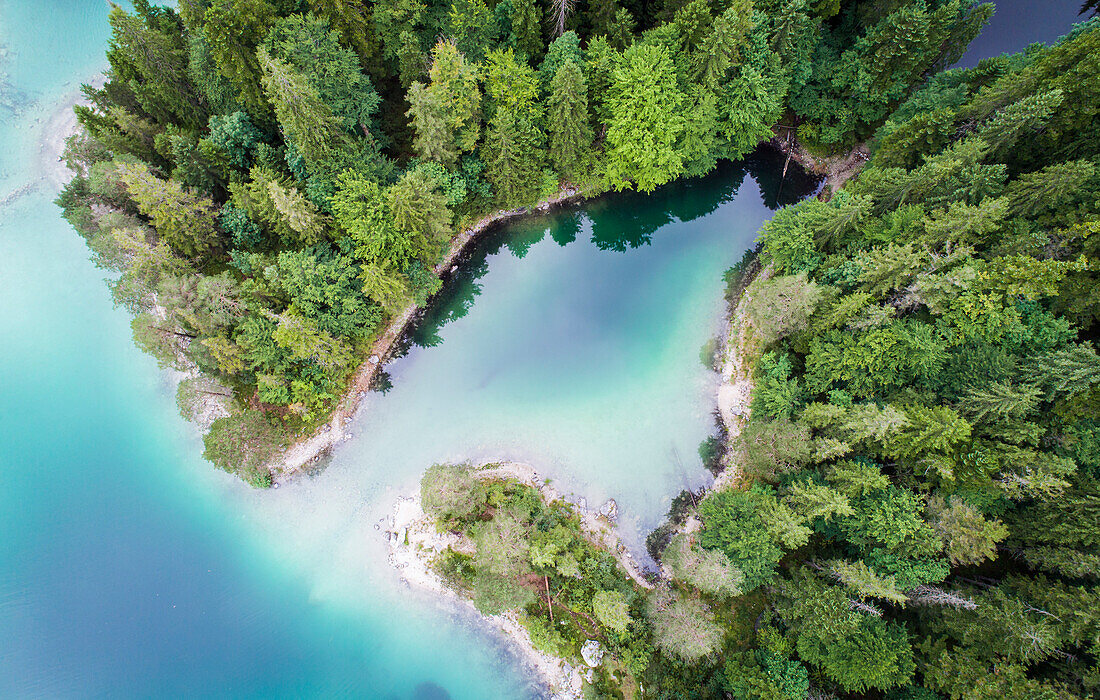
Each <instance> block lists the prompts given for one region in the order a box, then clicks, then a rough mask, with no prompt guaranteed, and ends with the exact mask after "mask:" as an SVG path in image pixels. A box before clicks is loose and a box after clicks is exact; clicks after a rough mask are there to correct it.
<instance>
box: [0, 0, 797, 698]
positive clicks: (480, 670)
mask: <svg viewBox="0 0 1100 700" xmlns="http://www.w3.org/2000/svg"><path fill="white" fill-rule="evenodd" d="M106 14H107V5H106V3H103V2H100V1H99V0H85V1H83V2H77V1H75V0H49V1H47V2H42V1H35V2H31V1H30V0H26V1H25V2H12V0H7V1H6V2H0V18H2V20H3V22H2V28H0V32H2V40H3V42H4V43H5V44H7V45H8V46H9V47H10V48H11V50H12V52H13V58H14V63H12V64H11V65H9V66H8V68H7V70H8V72H9V74H10V81H11V84H12V88H13V89H12V91H10V92H9V96H10V97H12V98H13V99H14V101H15V102H17V104H18V105H19V110H18V111H17V112H16V113H14V114H13V113H7V112H5V113H2V114H0V139H2V142H3V143H4V144H5V147H4V149H3V151H0V201H4V202H5V203H4V204H3V205H0V207H2V208H0V440H2V444H3V446H4V447H3V450H0V696H2V697H13V696H16V697H18V696H49V697H73V696H90V695H104V694H112V695H118V696H124V697H129V696H160V695H171V696H182V695H203V696H209V695H220V696H257V697H260V696H263V697H269V696H295V697H296V696H303V695H304V696H326V695H356V696H363V697H378V698H441V697H453V698H486V697H526V696H530V695H532V694H535V693H537V692H538V691H537V688H536V687H535V686H533V685H532V684H531V681H530V678H529V677H528V676H527V675H526V674H525V673H524V672H523V671H522V670H521V669H520V668H519V667H518V665H517V664H515V663H513V662H514V661H515V658H514V656H513V655H512V652H511V651H510V647H509V646H508V645H507V644H506V643H504V642H502V641H501V640H500V639H498V638H497V637H496V636H494V635H493V634H492V632H491V630H487V629H486V628H485V627H484V626H483V625H481V624H480V623H479V622H478V621H477V620H475V619H472V618H471V616H469V615H468V614H465V613H460V612H456V611H455V609H454V608H453V607H451V606H449V605H447V604H445V603H441V602H439V601H436V600H433V599H430V598H428V597H425V596H422V595H419V594H416V593H415V592H413V591H409V590H407V589H406V588H404V587H403V586H402V585H401V584H400V582H399V580H398V579H397V576H396V574H395V573H394V572H393V571H391V570H390V568H389V567H388V566H387V565H386V563H385V559H384V551H383V541H382V539H381V537H380V536H379V534H380V533H379V532H378V531H377V530H376V529H375V525H376V524H377V522H378V520H379V519H380V518H382V517H384V516H385V515H386V514H387V513H388V512H389V509H390V508H391V506H392V504H393V502H394V500H395V499H396V498H397V497H399V496H400V495H403V494H406V493H409V492H411V491H412V490H413V489H414V488H415V486H416V482H417V480H418V478H419V475H420V473H421V472H422V471H423V469H424V468H426V467H427V466H428V465H429V464H430V463H432V462H433V461H437V460H443V459H462V458H512V459H522V460H526V461H529V462H531V463H532V464H534V465H535V466H536V467H537V468H538V469H540V470H541V471H542V472H543V473H545V474H546V475H547V476H550V477H553V478H554V479H556V480H557V481H558V482H559V485H560V486H561V487H562V489H563V490H566V491H572V492H575V493H577V494H579V495H583V496H584V497H586V498H587V499H588V501H589V503H590V504H592V505H598V504H599V503H600V502H601V501H602V500H603V499H605V498H607V497H609V496H613V497H615V498H616V499H617V500H618V502H619V504H620V513H621V515H622V520H623V526H624V531H625V533H626V536H627V540H628V541H629V542H630V544H631V546H632V547H633V549H634V550H635V551H636V552H638V553H639V554H640V553H641V546H640V545H641V541H642V539H643V538H644V534H645V532H646V531H647V530H648V529H649V528H650V527H652V525H654V524H655V523H656V522H657V521H658V519H659V518H660V516H661V514H662V513H663V512H664V510H665V509H666V508H667V504H668V499H669V497H670V496H671V495H673V494H674V493H676V492H678V491H679V490H680V489H681V488H684V487H685V486H689V485H690V486H695V485H698V484H699V483H702V482H703V481H705V480H706V475H705V473H704V472H703V470H702V469H701V468H700V466H699V459H698V457H697V455H696V447H697V445H698V443H699V441H700V440H701V439H702V438H703V437H705V436H706V435H707V434H708V433H709V431H710V430H711V427H712V418H711V416H710V411H711V409H712V403H713V402H712V398H711V397H712V388H713V381H714V377H713V375H712V373H710V372H709V371H708V370H707V369H706V368H705V367H704V366H703V364H702V363H701V362H700V360H699V358H698V355H699V352H698V351H699V348H700V346H701V345H702V344H703V343H704V342H705V340H706V339H707V337H708V336H710V335H711V334H712V333H713V332H714V331H715V330H716V329H717V325H718V321H719V316H720V304H721V300H720V298H721V289H722V281H721V272H722V270H723V269H725V268H726V267H727V266H728V265H729V264H731V263H732V262H734V261H736V260H737V259H738V258H739V257H740V255H741V253H742V251H743V250H744V249H745V248H746V247H747V246H748V245H750V244H751V241H752V238H753V236H754V235H755V231H756V229H757V228H758V225H759V223H760V221H761V220H762V219H763V218H765V217H766V216H767V215H768V207H769V206H774V205H775V203H776V197H777V195H778V196H781V198H782V199H785V200H789V199H792V198H794V197H795V196H796V195H797V194H798V193H799V188H798V187H796V186H795V185H794V184H793V183H792V182H791V180H790V178H788V182H787V184H786V185H784V187H785V188H786V191H785V192H781V190H780V189H779V188H778V186H777V182H776V177H775V173H776V163H774V162H771V163H759V162H758V163H752V164H750V165H751V168H752V173H751V174H752V177H745V176H744V169H743V168H739V167H732V166H727V167H726V168H724V169H723V170H722V171H721V172H719V173H716V174H715V175H714V176H712V177H710V178H707V179H705V180H701V181H693V182H689V183H684V184H679V185H675V186H672V187H669V188H665V189H663V190H661V191H660V192H658V193H657V194H655V195H654V196H652V197H649V198H646V197H641V196H637V195H622V196H610V197H607V198H605V199H602V200H600V201H598V202H595V203H592V204H590V205H588V206H587V207H585V208H584V209H583V210H580V211H572V212H563V213H559V214H556V215H554V216H550V217H545V218H542V219H537V220H530V221H527V222H525V223H523V224H520V225H518V226H514V227H511V228H508V229H505V230H502V231H501V232H499V233H498V234H497V235H495V236H492V237H490V238H489V239H488V240H486V242H485V243H484V244H483V245H482V246H481V247H480V248H479V250H478V251H476V252H475V254H474V255H472V256H471V259H470V260H468V261H467V262H466V263H465V264H464V266H463V268H462V270H461V271H460V272H459V274H458V275H457V279H456V280H455V282H454V284H452V285H451V286H449V287H448V290H447V293H446V294H445V295H443V297H442V298H441V299H440V301H439V303H438V305H437V306H436V307H435V308H434V309H433V311H432V313H431V314H429V315H428V317H427V318H426V319H425V320H424V322H423V323H422V324H421V325H420V327H419V328H418V331H417V333H416V335H415V342H414V343H412V344H411V345H410V347H409V350H408V352H407V354H406V355H405V356H404V357H403V358H401V359H399V360H397V361H395V362H393V363H392V364H391V365H390V366H389V375H390V381H391V385H392V387H391V388H390V389H389V390H388V391H387V392H386V393H385V394H372V395H371V396H369V397H368V399H367V400H366V401H365V402H364V406H363V412H362V413H361V414H360V416H359V417H358V418H357V419H356V421H355V424H354V427H353V432H354V433H355V438H354V439H352V440H351V441H349V442H348V443H346V444H345V445H343V446H342V447H341V449H340V450H338V451H337V453H336V455H335V457H334V458H333V460H332V461H331V464H330V465H329V466H328V468H327V469H325V470H324V471H322V472H321V473H319V474H317V475H315V476H313V477H311V478H306V479H302V480H300V481H298V482H296V483H294V484H292V485H290V486H286V487H283V488H280V489H278V490H277V491H269V492H257V491H253V490H250V489H248V488H247V487H245V486H244V485H243V484H241V483H239V482H237V481H236V480H234V479H232V478H230V477H228V476H226V475H224V474H221V473H219V472H217V471H215V470H213V469H212V468H211V467H210V466H209V465H208V464H206V463H204V462H202V460H201V459H199V457H198V454H199V453H200V452H201V445H200V442H199V439H198V437H197V435H195V433H194V431H193V429H192V428H191V427H190V426H189V425H187V424H185V423H184V422H183V421H182V420H181V419H180V418H179V417H178V416H177V415H176V409H175V406H174V397H173V387H171V386H169V385H168V384H167V382H166V380H165V378H164V377H163V375H162V373H161V372H160V371H159V370H158V368H157V367H156V365H155V363H154V362H153V361H152V360H151V359H150V358H148V357H146V356H144V355H142V354H141V353H140V352H138V351H137V350H136V349H135V348H134V347H133V345H132V343H131V341H130V337H129V319H128V318H127V317H126V315H125V313H124V312H123V311H122V310H119V309H115V308H112V306H111V303H110V299H109V295H108V293H107V290H106V288H105V286H104V284H103V278H104V274H103V272H102V271H99V270H97V269H95V268H94V267H93V266H92V265H91V263H90V262H89V261H88V252H87V250H86V248H85V247H84V245H83V243H82V241H80V239H79V238H78V237H77V236H76V235H75V234H74V233H73V232H72V230H71V229H70V227H69V226H68V225H67V224H66V223H65V222H64V221H62V220H61V219H60V217H59V215H58V211H57V209H56V208H55V207H54V206H53V205H52V204H51V200H52V198H53V196H54V193H53V191H52V187H51V185H50V181H49V177H50V175H49V174H50V172H51V171H50V167H51V165H52V160H51V156H50V155H49V153H48V152H46V153H45V154H43V152H42V149H41V143H42V140H43V137H44V136H45V135H46V134H45V131H46V130H48V128H49V125H50V124H52V123H55V121H56V120H53V117H54V116H55V113H56V110H57V106H58V105H59V104H60V103H63V102H64V101H65V99H66V96H67V95H70V94H71V93H72V92H73V91H74V90H75V89H76V87H77V84H78V83H79V82H80V81H83V80H89V79H91V78H92V77H93V76H95V74H96V73H98V71H100V70H101V69H102V51H103V48H104V46H105V43H106V38H107V34H106ZM47 151H48V149H47ZM42 177H46V180H42V179H41V178H42ZM759 182H762V183H763V186H762V189H763V190H764V191H765V192H766V194H762V193H761V191H760V190H761V186H760V185H758V183H759ZM28 185H30V186H31V187H32V190H31V191H29V192H28V193H26V194H22V195H19V196H13V197H5V195H8V194H9V193H12V192H22V191H24V190H23V188H25V187H26V186H28ZM35 187H37V189H34V188H35Z"/></svg>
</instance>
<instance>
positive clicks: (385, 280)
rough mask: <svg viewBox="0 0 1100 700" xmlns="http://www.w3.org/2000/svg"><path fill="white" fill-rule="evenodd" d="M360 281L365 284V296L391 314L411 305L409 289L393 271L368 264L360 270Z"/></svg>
mask: <svg viewBox="0 0 1100 700" xmlns="http://www.w3.org/2000/svg"><path fill="white" fill-rule="evenodd" d="M359 279H360V280H361V281H362V282H363V294H366V295H367V296H368V297H369V298H371V299H373V300H374V301H376V302H377V303H378V305H379V306H381V307H382V308H383V309H385V310H386V311H388V312H390V313H391V314H396V313H398V312H399V311H400V310H401V309H402V308H403V307H404V306H405V305H406V304H408V303H409V290H408V287H406V286H405V284H404V283H403V282H402V281H401V280H400V279H399V278H398V277H397V276H396V275H395V274H393V272H392V271H389V270H386V269H383V268H382V267H379V266H378V265H375V264H369V263H368V264H365V265H363V267H362V269H361V270H360V272H359Z"/></svg>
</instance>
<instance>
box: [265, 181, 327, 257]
mask: <svg viewBox="0 0 1100 700" xmlns="http://www.w3.org/2000/svg"><path fill="white" fill-rule="evenodd" d="M267 193H268V196H269V197H270V198H271V204H272V206H274V207H275V210H276V211H277V212H279V215H280V216H281V217H282V221H283V223H284V225H285V226H286V228H287V229H289V230H290V231H292V232H293V233H294V234H296V235H295V238H296V239H297V243H298V245H301V246H311V245H313V244H315V243H317V242H319V241H320V240H321V239H322V238H323V237H324V234H325V219H324V216H323V215H322V214H321V212H319V211H318V210H317V207H316V206H315V205H314V204H313V202H311V201H309V200H308V199H306V198H305V197H304V196H303V195H302V194H301V193H300V192H299V191H298V190H297V189H296V188H294V187H283V186H282V185H281V184H280V183H279V182H277V181H275V180H270V181H268V183H267Z"/></svg>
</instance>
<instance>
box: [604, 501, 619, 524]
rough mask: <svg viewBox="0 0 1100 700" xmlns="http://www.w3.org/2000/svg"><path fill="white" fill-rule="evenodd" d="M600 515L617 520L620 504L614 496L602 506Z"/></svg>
mask: <svg viewBox="0 0 1100 700" xmlns="http://www.w3.org/2000/svg"><path fill="white" fill-rule="evenodd" d="M600 515H602V516H604V517H605V518H607V519H608V520H615V518H617V517H619V504H618V503H616V502H615V499H614V498H609V499H607V503H604V504H603V505H602V506H600Z"/></svg>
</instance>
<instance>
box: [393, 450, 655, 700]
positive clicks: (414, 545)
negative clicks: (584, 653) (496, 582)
mask: <svg viewBox="0 0 1100 700" xmlns="http://www.w3.org/2000/svg"><path fill="white" fill-rule="evenodd" d="M476 474H477V476H478V478H481V479H515V480H516V481H519V482H520V483H523V484H526V485H528V486H531V487H532V488H535V489H537V490H538V492H539V494H540V495H541V497H542V498H543V500H544V501H545V502H547V503H551V502H553V501H556V500H568V499H563V497H562V495H561V494H560V493H559V492H558V491H557V489H555V488H554V487H553V486H552V485H550V484H549V483H547V482H546V481H543V480H542V479H540V478H539V475H538V474H537V473H536V472H535V470H534V469H533V468H532V467H531V466H529V465H527V464H521V463H518V462H499V463H497V462H489V463H484V464H481V465H479V466H478V471H477V472H476ZM613 504H614V501H608V503H607V504H605V505H604V507H602V508H601V509H600V511H599V512H593V511H590V510H588V509H587V508H582V507H580V506H577V505H573V509H574V510H575V511H576V512H577V513H578V514H579V515H580V516H581V523H582V528H583V530H584V531H585V532H586V533H587V534H588V536H589V538H591V541H592V542H593V543H595V544H596V545H597V546H600V547H602V548H604V549H606V550H607V551H609V552H611V553H613V554H614V555H615V556H616V558H617V559H618V561H619V564H620V565H621V566H622V567H623V570H624V571H626V573H627V574H628V575H629V576H630V577H631V578H632V579H633V580H634V582H635V583H637V584H638V585H639V586H642V587H643V588H652V587H653V584H651V583H650V582H649V581H647V580H646V579H645V578H644V577H643V575H642V572H641V570H640V569H639V567H638V565H637V564H636V563H635V562H634V559H633V557H632V556H631V554H630V552H629V551H628V550H627V549H626V547H625V546H624V545H623V544H622V542H621V541H620V540H619V536H618V533H617V532H616V530H615V527H614V525H613V519H614V514H615V511H616V506H614V505H613ZM605 513H610V514H611V515H610V517H609V516H608V515H607V514H605ZM384 534H385V536H386V541H387V542H388V544H389V550H390V552H389V562H390V564H391V565H392V566H393V567H395V568H396V569H397V570H398V571H399V572H400V573H401V578H402V580H403V581H405V582H406V583H407V584H409V585H410V586H415V587H417V588H421V589H424V590H427V591H431V592H433V593H436V594H439V595H443V596H447V597H453V598H455V599H457V600H458V601H461V602H462V604H464V605H467V606H469V607H471V608H473V603H471V602H470V601H469V600H468V599H466V598H465V597H463V596H460V595H458V594H457V593H456V592H455V591H453V590H451V588H449V587H448V586H447V584H446V583H445V582H444V581H443V580H442V579H441V578H440V577H439V576H438V575H437V574H436V573H435V571H433V570H432V567H431V562H432V560H433V559H435V558H436V557H437V556H438V555H440V554H441V553H443V552H444V551H446V549H447V548H448V547H453V548H454V549H455V550H456V551H467V550H468V549H469V548H470V543H469V542H468V541H467V540H464V538H462V537H460V536H459V535H456V534H455V533H453V532H446V531H444V532H440V531H439V530H438V528H437V527H436V524H435V521H434V519H433V518H432V517H431V516H429V515H427V514H426V513H425V512H424V510H423V508H422V507H421V504H420V496H419V494H417V495H415V496H411V497H405V498H402V499H400V500H398V502H397V504H396V505H395V506H394V510H393V514H392V515H391V516H390V520H389V529H388V530H386V532H385V533H384ZM475 610H476V608H475ZM479 614H480V613H479ZM486 619H487V620H488V621H489V622H490V623H491V624H492V625H494V626H495V627H496V628H497V629H499V630H500V631H501V633H503V634H504V635H505V636H506V637H508V638H509V639H511V640H513V641H514V642H516V644H517V645H518V646H519V648H520V650H521V651H522V652H523V656H524V658H525V659H526V660H527V662H528V664H529V665H530V666H531V668H533V669H534V670H535V671H536V672H537V673H538V676H539V678H540V679H541V680H542V681H543V682H544V683H546V684H547V686H549V687H550V689H551V690H552V692H553V693H554V698H555V700H574V699H577V700H579V698H581V697H582V688H583V682H582V676H581V671H582V670H584V667H583V666H574V665H572V664H570V663H569V662H568V661H566V660H564V659H561V658H558V657H556V656H554V655H552V654H548V653H546V652H543V651H539V650H538V649H536V648H535V645H534V644H533V643H532V641H531V636H530V635H529V634H528V633H527V629H526V628H525V627H524V626H523V625H522V624H520V621H519V617H518V615H517V614H516V613H515V612H506V613H504V614H501V615H490V616H486Z"/></svg>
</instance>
